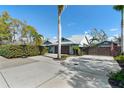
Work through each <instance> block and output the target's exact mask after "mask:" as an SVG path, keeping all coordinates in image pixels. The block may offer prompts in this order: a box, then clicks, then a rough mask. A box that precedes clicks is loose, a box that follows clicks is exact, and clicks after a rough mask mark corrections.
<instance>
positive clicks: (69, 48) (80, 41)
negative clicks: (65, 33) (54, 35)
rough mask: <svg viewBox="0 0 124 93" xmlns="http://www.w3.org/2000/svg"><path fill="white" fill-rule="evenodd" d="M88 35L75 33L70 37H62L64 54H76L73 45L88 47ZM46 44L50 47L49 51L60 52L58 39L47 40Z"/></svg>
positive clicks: (62, 51)
mask: <svg viewBox="0 0 124 93" xmlns="http://www.w3.org/2000/svg"><path fill="white" fill-rule="evenodd" d="M88 37H89V36H86V35H80V36H79V35H77V36H76V35H75V36H72V37H69V38H64V37H62V39H61V53H62V54H74V50H73V47H74V46H78V47H86V46H88V44H89V43H88V39H89V38H88ZM44 46H47V47H48V52H49V53H58V41H57V40H47V41H45V42H44Z"/></svg>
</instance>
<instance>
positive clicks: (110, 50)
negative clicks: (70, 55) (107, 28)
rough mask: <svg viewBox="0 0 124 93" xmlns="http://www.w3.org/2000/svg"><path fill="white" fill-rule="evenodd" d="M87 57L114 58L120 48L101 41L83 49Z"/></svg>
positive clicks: (114, 44)
mask: <svg viewBox="0 0 124 93" xmlns="http://www.w3.org/2000/svg"><path fill="white" fill-rule="evenodd" d="M84 51H85V53H86V54H88V55H104V56H116V55H118V54H119V53H120V47H118V46H117V44H116V43H114V42H112V41H103V42H100V43H98V44H96V45H95V46H91V47H87V48H86V49H84Z"/></svg>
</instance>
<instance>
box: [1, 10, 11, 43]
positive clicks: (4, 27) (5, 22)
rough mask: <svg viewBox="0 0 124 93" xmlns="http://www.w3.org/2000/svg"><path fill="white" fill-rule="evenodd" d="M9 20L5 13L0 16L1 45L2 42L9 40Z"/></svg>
mask: <svg viewBox="0 0 124 93" xmlns="http://www.w3.org/2000/svg"><path fill="white" fill-rule="evenodd" d="M9 19H10V16H9V14H8V12H6V11H5V12H3V13H2V15H1V16H0V43H2V41H3V40H9V39H10V38H11V33H10V30H9V26H10V22H9Z"/></svg>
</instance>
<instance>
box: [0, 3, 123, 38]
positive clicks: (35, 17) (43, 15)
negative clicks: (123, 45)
mask: <svg viewBox="0 0 124 93" xmlns="http://www.w3.org/2000/svg"><path fill="white" fill-rule="evenodd" d="M112 7H113V6H109V5H108V6H107V5H106V6H103V5H99V6H98V5H89V6H88V5H80V6H79V5H72V6H70V5H68V6H66V7H65V9H64V11H63V13H62V18H61V22H62V36H63V37H70V36H72V35H83V34H85V33H90V31H91V30H92V29H93V28H96V29H102V30H104V31H105V32H106V33H107V35H108V36H109V37H111V36H115V35H119V34H120V20H121V15H120V13H119V12H118V11H115V10H113V8H112ZM3 11H8V12H9V14H10V15H11V16H12V17H13V18H18V19H20V20H22V21H24V20H26V22H27V23H28V24H29V25H32V26H34V27H35V28H36V29H37V31H38V32H39V33H40V34H42V35H43V36H44V37H46V38H49V39H50V38H56V37H57V29H58V28H57V22H58V21H57V6H54V5H51V6H50V5H48V6H46V5H41V6H37V5H33V6H28V5H27V6H24V5H22V6H0V13H2V12H3Z"/></svg>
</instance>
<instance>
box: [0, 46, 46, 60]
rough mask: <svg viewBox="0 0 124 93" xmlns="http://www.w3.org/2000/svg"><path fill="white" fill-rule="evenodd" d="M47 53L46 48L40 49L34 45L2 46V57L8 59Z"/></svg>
mask: <svg viewBox="0 0 124 93" xmlns="http://www.w3.org/2000/svg"><path fill="white" fill-rule="evenodd" d="M46 52H47V50H46V48H45V47H42V48H39V47H38V46H33V45H25V46H24V45H1V46H0V56H3V57H6V58H18V57H27V56H36V55H43V54H45V53H46Z"/></svg>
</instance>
